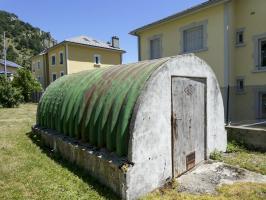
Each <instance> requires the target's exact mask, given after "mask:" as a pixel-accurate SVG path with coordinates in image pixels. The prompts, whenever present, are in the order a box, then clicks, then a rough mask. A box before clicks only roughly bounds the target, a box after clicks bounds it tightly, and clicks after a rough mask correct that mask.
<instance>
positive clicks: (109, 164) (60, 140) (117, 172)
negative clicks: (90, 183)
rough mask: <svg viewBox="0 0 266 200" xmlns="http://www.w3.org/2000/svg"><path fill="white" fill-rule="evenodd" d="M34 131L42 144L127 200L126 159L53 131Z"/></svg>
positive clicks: (33, 129)
mask: <svg viewBox="0 0 266 200" xmlns="http://www.w3.org/2000/svg"><path fill="white" fill-rule="evenodd" d="M32 131H33V132H34V133H35V134H38V135H39V136H40V137H41V142H42V143H43V144H44V145H45V146H47V147H49V148H51V149H53V150H54V151H55V152H57V153H59V154H60V155H61V156H62V157H63V158H64V159H66V160H68V161H70V162H72V163H73V164H76V165H78V166H79V167H81V168H83V169H85V170H86V171H87V172H88V173H89V174H90V175H91V176H93V177H95V178H96V179H97V180H99V182H100V183H102V184H103V185H105V186H107V187H109V188H111V189H112V190H113V191H114V192H115V193H116V194H117V195H118V196H120V197H122V198H123V199H126V196H127V195H126V191H127V184H126V179H127V177H126V175H127V172H126V170H127V169H126V168H125V166H128V163H127V161H126V159H125V158H119V157H117V156H116V155H114V154H112V153H110V152H107V151H106V150H104V149H100V150H99V149H96V148H95V147H92V146H89V145H87V144H82V143H81V142H80V141H78V140H74V139H72V138H69V137H67V136H64V135H61V134H58V133H57V132H55V131H53V130H47V129H42V128H40V127H37V126H34V127H32Z"/></svg>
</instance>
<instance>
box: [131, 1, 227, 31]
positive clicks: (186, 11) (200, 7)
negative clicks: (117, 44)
mask: <svg viewBox="0 0 266 200" xmlns="http://www.w3.org/2000/svg"><path fill="white" fill-rule="evenodd" d="M226 1H229V0H208V1H205V2H203V3H201V4H198V5H196V6H193V7H191V8H188V9H186V10H183V11H181V12H178V13H175V14H173V15H170V16H168V17H165V18H163V19H160V20H158V21H155V22H152V23H150V24H147V25H145V26H142V27H140V28H137V29H135V30H133V31H131V32H130V33H129V34H131V35H137V33H138V32H139V31H142V30H145V29H147V28H151V27H153V26H155V25H158V24H161V23H165V22H168V21H171V20H174V19H177V18H179V17H182V16H184V15H187V14H190V13H192V12H195V11H197V10H200V9H202V8H206V7H208V6H213V5H216V4H219V3H223V2H226Z"/></svg>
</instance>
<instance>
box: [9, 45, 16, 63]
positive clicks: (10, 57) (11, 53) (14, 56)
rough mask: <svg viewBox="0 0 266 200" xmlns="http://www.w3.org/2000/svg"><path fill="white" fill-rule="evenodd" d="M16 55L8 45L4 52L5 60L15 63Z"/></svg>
mask: <svg viewBox="0 0 266 200" xmlns="http://www.w3.org/2000/svg"><path fill="white" fill-rule="evenodd" d="M18 56H19V55H18V54H17V53H16V52H15V50H14V48H13V46H12V45H10V46H9V47H8V48H7V50H6V59H7V60H10V61H13V62H17V58H18Z"/></svg>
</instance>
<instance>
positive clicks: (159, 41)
mask: <svg viewBox="0 0 266 200" xmlns="http://www.w3.org/2000/svg"><path fill="white" fill-rule="evenodd" d="M265 7H266V1H265V0H252V1H250V0H209V1H206V2H204V3H202V4H200V5H197V6H195V7H192V8H189V9H187V10H184V11H182V12H179V13H176V14H174V15H171V16H169V17H166V18H164V19H161V20H159V21H156V22H153V23H151V24H148V25H145V26H143V27H141V28H138V29H136V30H133V31H132V32H130V34H132V35H135V36H137V37H138V53H139V60H147V59H156V58H160V57H166V56H173V55H177V54H185V53H195V55H196V56H199V57H200V58H202V59H203V60H205V61H206V62H207V63H208V64H209V65H210V66H211V67H212V69H213V70H214V72H215V74H216V76H217V79H218V81H219V84H220V87H221V91H222V93H223V99H224V105H225V116H226V119H227V121H232V122H239V121H250V120H252V121H253V120H261V119H265V118H266V20H265V19H266V12H265V9H264V8H265Z"/></svg>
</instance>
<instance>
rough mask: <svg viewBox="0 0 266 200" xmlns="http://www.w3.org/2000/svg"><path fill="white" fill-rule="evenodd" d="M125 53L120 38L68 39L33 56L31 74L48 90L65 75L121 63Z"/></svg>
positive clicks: (82, 37) (84, 37) (85, 37)
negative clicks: (103, 39)
mask: <svg viewBox="0 0 266 200" xmlns="http://www.w3.org/2000/svg"><path fill="white" fill-rule="evenodd" d="M123 53H125V51H123V50H122V49H120V48H119V39H118V38H117V37H112V42H111V43H110V44H109V43H105V42H101V41H98V40H95V39H92V38H90V37H87V36H78V37H75V38H70V39H66V40H64V41H63V42H61V43H59V44H56V45H55V46H53V47H51V48H49V49H47V50H45V51H43V52H41V53H40V54H38V55H36V56H34V57H32V73H33V75H34V76H35V78H36V79H37V80H38V81H39V82H40V83H41V84H42V86H43V88H46V87H47V86H48V85H49V84H50V83H51V82H53V81H55V80H56V79H58V78H59V77H61V76H64V75H66V74H72V73H77V72H80V71H84V70H88V69H93V68H97V67H107V66H111V65H117V64H121V63H122V55H123Z"/></svg>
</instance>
